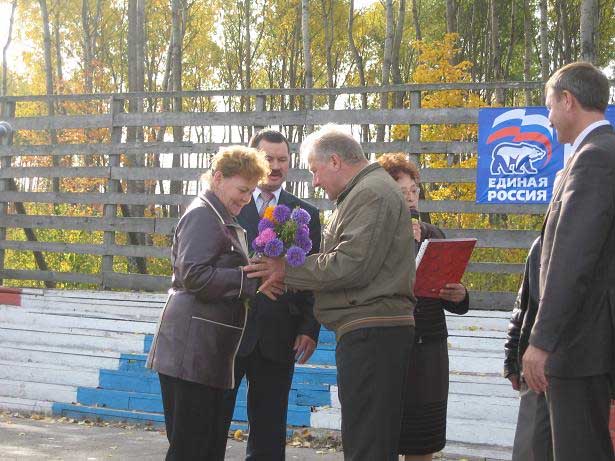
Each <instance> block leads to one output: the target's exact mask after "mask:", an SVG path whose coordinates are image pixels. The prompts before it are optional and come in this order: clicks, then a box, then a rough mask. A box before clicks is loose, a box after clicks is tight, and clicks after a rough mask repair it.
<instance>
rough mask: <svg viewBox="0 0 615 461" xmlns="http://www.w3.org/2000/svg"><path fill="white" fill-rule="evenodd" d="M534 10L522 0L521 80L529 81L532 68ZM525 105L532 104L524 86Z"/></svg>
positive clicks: (527, 90) (528, 3)
mask: <svg viewBox="0 0 615 461" xmlns="http://www.w3.org/2000/svg"><path fill="white" fill-rule="evenodd" d="M533 14H534V12H533V11H532V10H530V0H523V80H525V81H526V82H529V81H530V79H531V74H530V72H531V69H532V37H533V36H534V31H533V30H532V15H533ZM524 93H525V105H526V106H531V105H532V91H531V90H530V89H529V88H526V89H525V91H524Z"/></svg>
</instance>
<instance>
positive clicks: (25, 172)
mask: <svg viewBox="0 0 615 461" xmlns="http://www.w3.org/2000/svg"><path fill="white" fill-rule="evenodd" d="M109 175H110V170H109V168H107V167H11V168H2V169H0V178H108V177H109Z"/></svg>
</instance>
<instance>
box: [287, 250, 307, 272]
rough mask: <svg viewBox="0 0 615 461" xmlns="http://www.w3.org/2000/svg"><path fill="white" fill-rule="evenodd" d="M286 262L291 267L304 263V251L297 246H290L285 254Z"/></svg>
mask: <svg viewBox="0 0 615 461" xmlns="http://www.w3.org/2000/svg"><path fill="white" fill-rule="evenodd" d="M286 261H288V264H290V265H291V266H292V267H298V266H301V265H302V264H303V263H304V262H305V251H303V250H302V249H301V248H299V247H297V246H294V245H293V246H291V247H290V248H289V249H288V251H287V252H286Z"/></svg>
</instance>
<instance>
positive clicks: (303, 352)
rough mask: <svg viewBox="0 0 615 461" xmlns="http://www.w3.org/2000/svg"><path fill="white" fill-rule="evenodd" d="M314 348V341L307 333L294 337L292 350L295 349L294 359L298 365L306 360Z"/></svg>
mask: <svg viewBox="0 0 615 461" xmlns="http://www.w3.org/2000/svg"><path fill="white" fill-rule="evenodd" d="M315 349H316V342H315V341H314V340H313V339H312V338H310V337H309V336H308V335H298V336H297V338H296V339H295V345H294V346H293V351H295V360H296V361H297V363H299V364H300V365H303V364H304V363H305V362H307V361H308V360H309V359H310V357H311V356H312V354H313V353H314V350H315Z"/></svg>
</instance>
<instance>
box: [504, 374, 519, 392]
mask: <svg viewBox="0 0 615 461" xmlns="http://www.w3.org/2000/svg"><path fill="white" fill-rule="evenodd" d="M506 379H508V380H509V381H510V384H512V388H513V389H514V390H515V391H518V390H519V384H520V383H519V375H518V374H517V373H513V374H512V375H509V376H508V378H506Z"/></svg>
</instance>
